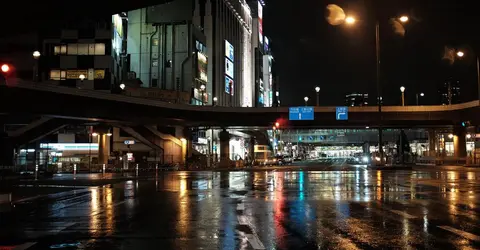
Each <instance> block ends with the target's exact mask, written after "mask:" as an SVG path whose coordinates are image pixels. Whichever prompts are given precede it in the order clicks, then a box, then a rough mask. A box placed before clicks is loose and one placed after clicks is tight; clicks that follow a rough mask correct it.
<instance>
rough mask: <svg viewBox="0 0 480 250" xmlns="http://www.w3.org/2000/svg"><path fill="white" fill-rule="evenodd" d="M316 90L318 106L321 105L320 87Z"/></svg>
mask: <svg viewBox="0 0 480 250" xmlns="http://www.w3.org/2000/svg"><path fill="white" fill-rule="evenodd" d="M315 92H316V93H317V106H320V87H318V86H317V87H315Z"/></svg>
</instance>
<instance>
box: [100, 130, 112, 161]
mask: <svg viewBox="0 0 480 250" xmlns="http://www.w3.org/2000/svg"><path fill="white" fill-rule="evenodd" d="M109 156H110V136H108V135H107V134H105V133H102V134H99V135H98V163H99V164H107V163H108V158H109Z"/></svg>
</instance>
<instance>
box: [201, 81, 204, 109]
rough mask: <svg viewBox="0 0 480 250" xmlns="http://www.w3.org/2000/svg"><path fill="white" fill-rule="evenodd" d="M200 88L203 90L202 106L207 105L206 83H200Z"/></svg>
mask: <svg viewBox="0 0 480 250" xmlns="http://www.w3.org/2000/svg"><path fill="white" fill-rule="evenodd" d="M200 90H201V91H202V97H201V98H202V106H203V105H205V101H204V100H205V84H202V85H200Z"/></svg>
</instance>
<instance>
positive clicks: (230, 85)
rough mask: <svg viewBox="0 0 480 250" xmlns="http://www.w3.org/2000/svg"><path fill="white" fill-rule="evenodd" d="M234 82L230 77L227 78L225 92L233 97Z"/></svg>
mask: <svg viewBox="0 0 480 250" xmlns="http://www.w3.org/2000/svg"><path fill="white" fill-rule="evenodd" d="M234 86H235V85H234V82H233V79H231V78H230V77H228V76H225V92H227V94H230V95H233V88H234Z"/></svg>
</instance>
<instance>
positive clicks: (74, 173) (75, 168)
mask: <svg viewBox="0 0 480 250" xmlns="http://www.w3.org/2000/svg"><path fill="white" fill-rule="evenodd" d="M76 175H77V164H73V179H76V178H77V176H76Z"/></svg>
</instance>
